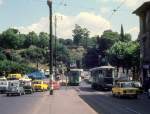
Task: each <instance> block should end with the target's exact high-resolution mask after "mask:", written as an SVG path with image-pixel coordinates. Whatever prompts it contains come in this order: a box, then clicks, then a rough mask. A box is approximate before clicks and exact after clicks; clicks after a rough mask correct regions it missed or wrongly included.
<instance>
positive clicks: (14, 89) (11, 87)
mask: <svg viewBox="0 0 150 114" xmlns="http://www.w3.org/2000/svg"><path fill="white" fill-rule="evenodd" d="M24 94H25V91H24V88H23V84H22V83H21V82H20V81H19V80H13V81H9V84H8V90H7V92H6V95H7V96H9V95H19V96H20V95H24Z"/></svg>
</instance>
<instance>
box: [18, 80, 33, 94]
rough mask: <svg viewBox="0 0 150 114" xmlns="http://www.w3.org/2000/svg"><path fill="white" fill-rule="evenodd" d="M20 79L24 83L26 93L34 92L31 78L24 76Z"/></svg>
mask: <svg viewBox="0 0 150 114" xmlns="http://www.w3.org/2000/svg"><path fill="white" fill-rule="evenodd" d="M20 81H21V82H22V83H23V88H24V91H25V93H29V94H32V93H33V92H34V87H33V85H32V80H31V79H26V78H22V79H20Z"/></svg>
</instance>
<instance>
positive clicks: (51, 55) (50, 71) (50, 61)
mask: <svg viewBox="0 0 150 114" xmlns="http://www.w3.org/2000/svg"><path fill="white" fill-rule="evenodd" d="M47 4H48V6H49V22H50V23H49V78H50V95H52V94H53V82H52V81H53V46H52V44H53V39H52V37H53V36H52V0H47Z"/></svg>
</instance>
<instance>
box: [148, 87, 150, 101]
mask: <svg viewBox="0 0 150 114" xmlns="http://www.w3.org/2000/svg"><path fill="white" fill-rule="evenodd" d="M148 98H149V99H150V89H148Z"/></svg>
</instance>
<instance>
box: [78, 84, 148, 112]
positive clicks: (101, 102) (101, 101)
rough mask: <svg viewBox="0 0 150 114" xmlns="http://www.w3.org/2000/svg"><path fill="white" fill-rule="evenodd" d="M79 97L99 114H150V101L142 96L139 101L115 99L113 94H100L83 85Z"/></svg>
mask: <svg viewBox="0 0 150 114" xmlns="http://www.w3.org/2000/svg"><path fill="white" fill-rule="evenodd" d="M79 88H80V92H79V95H80V97H81V98H82V99H83V100H84V101H85V102H86V103H87V104H89V105H90V106H91V107H92V108H93V109H94V110H95V111H96V112H97V113H98V114H150V107H149V106H150V99H148V98H147V96H146V95H145V94H144V95H140V96H139V98H138V99H131V98H116V97H115V98H114V97H112V95H111V92H100V91H94V90H92V89H91V87H90V85H87V84H85V83H82V84H81V86H80V87H79Z"/></svg>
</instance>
